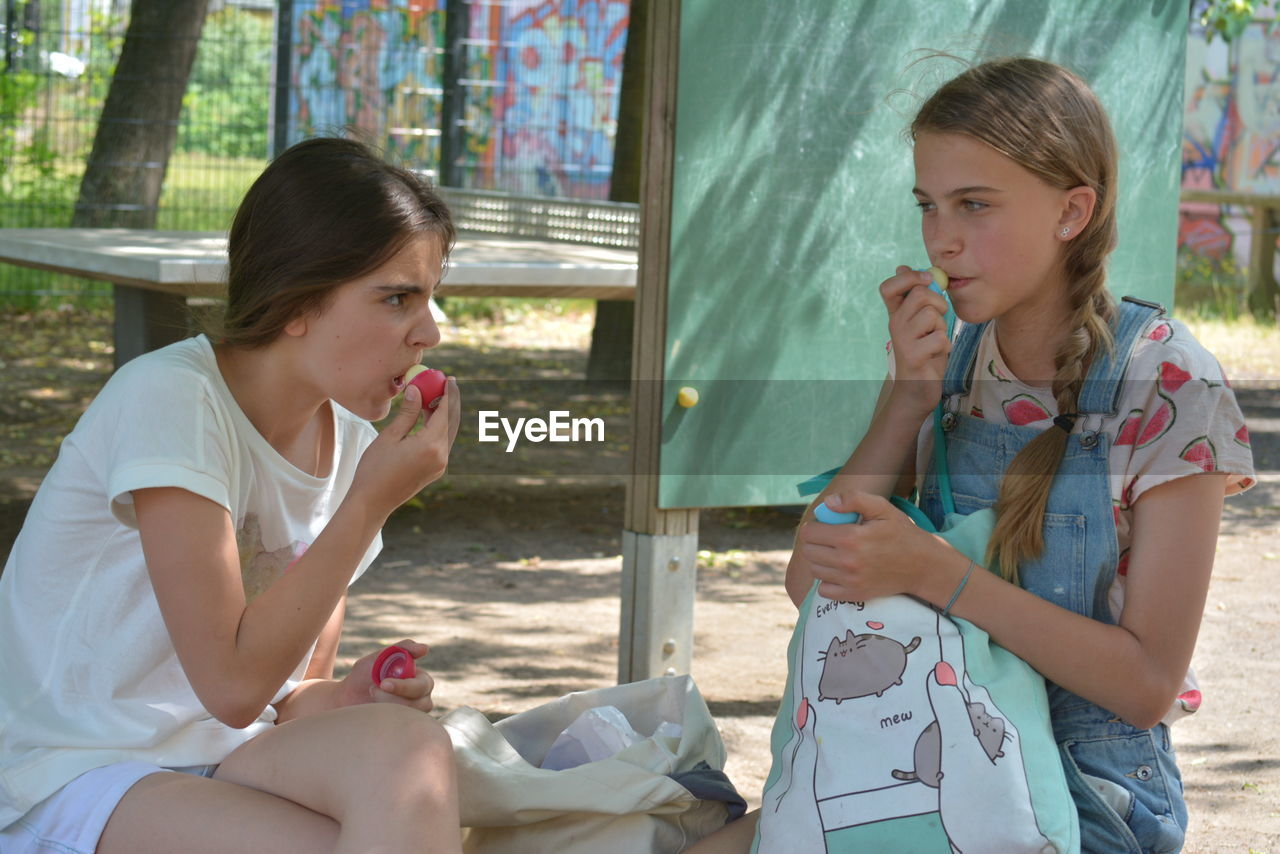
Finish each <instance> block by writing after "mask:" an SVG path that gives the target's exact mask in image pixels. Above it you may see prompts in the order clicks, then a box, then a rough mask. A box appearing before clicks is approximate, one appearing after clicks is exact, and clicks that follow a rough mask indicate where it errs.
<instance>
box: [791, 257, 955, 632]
mask: <svg viewBox="0 0 1280 854" xmlns="http://www.w3.org/2000/svg"><path fill="white" fill-rule="evenodd" d="M931 279H932V277H931V275H930V274H929V273H920V272H917V271H915V270H912V269H911V268H910V267H899V268H898V270H897V273H896V274H894V275H893V276H892V277H891V278H889V279H886V280H885V281H884V282H882V283H881V285H880V297H881V299H882V300H883V301H884V304H885V308H886V309H887V310H888V312H889V335H890V337H891V339H892V341H893V348H894V359H895V364H896V365H897V371H896V379H893V380H890V379H886V380H885V381H884V384H883V385H882V386H881V387H880V394H879V396H878V397H877V398H876V407H875V412H874V414H873V415H872V417H871V424H870V426H868V428H867V432H866V434H865V435H864V436H863V437H862V440H861V441H860V442H859V443H858V446H857V447H856V448H854V450H853V453H852V454H851V455H850V457H849V460H848V461H847V462H846V463H845V464H844V466H843V467H841V469H840V472H839V474H837V475H836V476H835V478H834V479H832V481H831V483H830V484H829V485H828V486H827V488H826V489H824V490H822V492H821V493H820V494H819V495H818V497H817V498H816V499H814V501H813V503H812V504H811V505H810V506H809V509H808V510H806V511H805V515H804V517H803V519H802V520H801V525H804V524H806V523H809V522H811V521H812V519H813V507H814V506H815V505H816V504H817V503H818V502H820V501H823V500H825V499H826V498H827V496H829V495H833V494H838V495H851V494H853V493H857V492H861V493H870V494H871V495H880V496H889V495H891V494H893V493H895V492H896V493H899V494H905V493H906V492H909V491H910V490H911V487H912V485H913V484H914V482H915V451H916V438H917V436H918V435H919V433H920V427H921V426H922V425H923V424H924V420H925V418H927V417H928V415H929V413H930V412H932V411H933V408H934V406H936V405H937V403H938V400H939V398H940V397H941V396H942V375H943V372H944V371H945V370H946V365H947V356H948V354H949V353H950V352H951V342H950V340H949V339H948V338H947V325H946V320H945V317H944V315H945V314H946V310H947V303H946V300H944V299H943V298H942V297H941V296H939V295H938V294H935V293H933V292H932V291H930V290H929V289H928V288H927V287H924V286H927V285H928V284H929V282H930V281H931ZM813 579H814V575H813V569H812V567H811V566H809V565H808V563H807V561H806V560H805V559H804V556H803V554H802V553H801V551H800V550H799V549H796V550H793V551H792V556H791V560H790V562H789V563H788V564H787V577H786V582H785V584H786V589H787V595H789V596H790V597H791V601H792V602H794V603H795V605H796V607H799V606H800V603H801V602H803V601H804V597H805V596H806V595H808V593H809V588H810V587H812V586H813Z"/></svg>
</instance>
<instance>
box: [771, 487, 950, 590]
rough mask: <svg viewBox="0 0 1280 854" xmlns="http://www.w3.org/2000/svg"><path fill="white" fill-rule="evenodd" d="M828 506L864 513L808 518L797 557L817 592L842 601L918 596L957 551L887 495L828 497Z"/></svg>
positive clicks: (798, 539)
mask: <svg viewBox="0 0 1280 854" xmlns="http://www.w3.org/2000/svg"><path fill="white" fill-rule="evenodd" d="M826 502H827V505H828V506H829V507H831V509H832V510H836V511H838V512H842V513H849V512H852V513H860V514H862V519H861V521H860V522H858V523H857V524H853V525H828V524H825V523H822V522H818V521H817V520H811V521H808V522H805V523H804V524H803V525H801V526H800V529H799V531H798V532H797V534H796V548H795V553H794V554H793V556H792V561H793V562H794V561H797V560H799V561H803V562H804V564H805V565H806V567H807V568H808V570H809V572H810V573H811V574H812V575H813V577H814V578H815V579H817V580H818V581H819V582H820V584H819V587H818V592H819V593H821V594H822V595H823V596H825V597H827V598H828V599H833V600H836V601H842V602H865V601H867V600H868V599H876V598H879V597H881V596H893V595H895V594H898V593H910V594H913V595H914V594H917V592H918V590H919V588H920V583H921V580H922V579H923V578H924V577H925V576H926V575H927V573H928V572H929V569H930V567H932V566H936V565H937V564H938V563H939V562H940V560H941V558H942V557H943V556H944V555H945V554H946V552H952V551H954V549H952V547H951V546H950V545H949V544H948V543H947V542H946V541H945V540H943V539H942V538H940V537H938V536H936V535H934V534H931V533H929V532H928V531H924V530H922V529H920V528H918V527H916V524H915V523H914V522H912V521H911V519H910V518H909V517H908V516H907V515H906V514H905V513H903V512H902V511H901V510H899V509H898V508H896V507H894V506H893V505H892V504H890V503H889V501H888V500H887V499H884V498H881V497H880V496H878V495H871V494H869V493H865V492H858V493H853V494H851V495H848V496H846V497H843V498H842V497H841V496H839V495H836V494H832V495H828V496H827V498H826Z"/></svg>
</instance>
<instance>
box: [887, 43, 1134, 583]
mask: <svg viewBox="0 0 1280 854" xmlns="http://www.w3.org/2000/svg"><path fill="white" fill-rule="evenodd" d="M923 132H934V133H957V134H963V135H965V136H968V137H971V138H972V139H975V140H977V141H979V142H982V143H985V144H986V145H989V146H990V147H991V148H994V149H995V150H996V151H998V152H1000V153H1001V154H1003V155H1005V156H1006V157H1008V158H1009V159H1011V160H1013V161H1014V162H1015V163H1017V164H1019V165H1020V166H1022V167H1023V168H1024V169H1026V170H1028V171H1029V172H1031V173H1032V174H1034V175H1036V176H1037V177H1039V178H1040V179H1041V180H1043V181H1045V182H1046V183H1047V184H1049V185H1051V186H1053V187H1057V188H1059V189H1062V190H1068V189H1072V188H1074V187H1081V186H1085V187H1091V188H1092V189H1093V191H1094V192H1095V193H1096V194H1097V201H1096V203H1095V206H1094V210H1093V216H1092V218H1091V219H1090V220H1089V222H1088V224H1087V225H1086V226H1085V227H1084V229H1083V230H1082V231H1081V232H1080V233H1079V234H1077V235H1076V236H1075V237H1074V238H1072V239H1071V240H1070V241H1068V242H1067V243H1066V244H1065V246H1064V247H1063V255H1062V266H1063V271H1064V273H1065V275H1066V280H1067V283H1068V284H1067V287H1068V298H1069V300H1070V304H1071V310H1072V316H1071V321H1070V326H1071V329H1072V333H1071V335H1070V336H1069V337H1068V338H1067V340H1066V341H1065V342H1064V343H1063V345H1062V346H1061V348H1059V350H1058V352H1057V353H1056V354H1055V356H1054V364H1055V366H1056V369H1057V371H1056V373H1055V374H1054V377H1053V395H1054V398H1055V399H1056V400H1057V404H1058V411H1059V412H1060V413H1063V414H1068V413H1075V412H1076V401H1077V399H1078V397H1079V394H1080V388H1081V386H1082V384H1083V382H1084V378H1085V373H1086V371H1087V370H1088V366H1089V364H1090V363H1091V361H1092V360H1093V359H1094V357H1095V356H1096V355H1097V354H1098V353H1099V351H1100V350H1101V349H1104V348H1110V347H1111V346H1112V338H1111V327H1110V324H1111V320H1112V318H1113V317H1114V316H1115V311H1116V308H1115V302H1114V301H1113V300H1112V298H1111V295H1110V294H1109V293H1108V292H1107V287H1106V260H1107V256H1108V255H1110V253H1111V250H1113V249H1114V248H1115V245H1116V160H1117V153H1116V144H1115V137H1114V135H1113V134H1112V131H1111V123H1110V122H1109V121H1108V120H1107V114H1106V111H1105V110H1104V109H1103V108H1102V104H1101V103H1099V101H1098V98H1097V96H1096V95H1094V93H1093V92H1092V91H1091V90H1090V89H1089V87H1088V85H1087V84H1085V82H1084V81H1083V80H1081V79H1080V78H1079V77H1077V76H1076V75H1075V74H1073V73H1071V72H1070V71H1068V70H1066V69H1065V68H1062V67H1061V66H1058V65H1054V64H1052V63H1049V62H1044V61H1042V60H1038V59H1030V58H1014V59H1002V60H995V61H992V62H986V63H983V64H981V65H977V66H974V67H973V68H970V69H968V70H967V71H964V72H963V73H961V74H960V75H959V76H957V77H955V78H953V79H952V80H950V81H949V82H947V83H946V84H944V85H943V86H942V87H941V88H940V89H938V91H937V92H935V93H934V94H933V95H932V96H931V97H930V98H929V99H928V100H927V101H926V102H925V103H924V105H923V106H922V107H921V108H920V110H919V112H918V113H917V114H916V117H915V120H914V121H913V122H912V123H911V128H910V134H911V138H912V139H913V140H914V139H916V138H917V137H918V135H919V134H921V133H923ZM1066 445H1067V431H1065V430H1063V429H1061V428H1059V427H1057V426H1054V427H1050V428H1049V429H1047V430H1045V431H1044V432H1043V433H1041V434H1040V435H1039V436H1037V437H1036V438H1035V439H1033V440H1032V441H1031V442H1030V443H1028V444H1027V446H1026V447H1025V448H1023V449H1022V451H1021V452H1020V453H1019V454H1018V455H1017V456H1016V457H1015V458H1014V459H1013V461H1012V462H1011V463H1010V464H1009V468H1008V470H1007V471H1006V472H1005V474H1004V478H1003V480H1002V482H1001V485H1000V495H999V498H998V499H997V501H996V514H997V521H996V527H995V532H994V534H993V535H992V538H991V543H990V544H989V546H988V549H987V562H988V563H990V562H991V561H992V560H993V559H998V560H999V564H1000V574H1001V575H1002V576H1004V577H1005V578H1007V579H1009V580H1011V581H1015V582H1016V581H1017V578H1018V564H1019V563H1020V562H1022V561H1023V560H1032V559H1035V558H1037V557H1039V555H1040V553H1041V551H1042V550H1043V549H1044V535H1043V525H1044V511H1045V506H1046V504H1047V503H1048V500H1049V489H1050V487H1051V486H1052V484H1053V478H1054V474H1055V473H1056V472H1057V470H1058V465H1059V463H1061V461H1062V456H1063V453H1064V452H1065V450H1066Z"/></svg>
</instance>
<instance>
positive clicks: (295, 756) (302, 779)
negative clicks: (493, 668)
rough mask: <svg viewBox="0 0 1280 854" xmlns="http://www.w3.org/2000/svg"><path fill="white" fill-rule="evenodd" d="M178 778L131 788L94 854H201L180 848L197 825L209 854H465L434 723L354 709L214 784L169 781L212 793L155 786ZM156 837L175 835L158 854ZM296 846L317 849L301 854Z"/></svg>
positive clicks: (256, 746)
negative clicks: (216, 853)
mask: <svg viewBox="0 0 1280 854" xmlns="http://www.w3.org/2000/svg"><path fill="white" fill-rule="evenodd" d="M178 776H180V775H175V774H163V775H152V776H151V777H147V778H144V779H143V780H141V781H139V783H138V784H137V785H136V786H134V788H133V789H131V790H130V791H129V793H128V794H126V795H125V798H124V800H122V801H121V804H120V806H119V807H118V808H117V810H116V813H115V814H114V815H113V816H112V819H111V822H109V823H108V825H107V828H108V831H113V825H116V827H115V828H114V830H115V831H116V832H114V833H113V834H112V835H111V837H110V838H108V837H107V836H106V835H104V843H107V844H110V845H111V846H112V847H104V846H103V845H100V846H99V854H115V852H130V854H145V852H149V851H153V850H154V851H156V852H162V851H163V852H168V851H176V850H181V851H184V852H185V851H191V852H202V850H203V849H201V848H199V847H198V845H188V844H187V839H188V836H187V834H188V833H190V837H191V838H201V837H200V836H198V835H197V834H196V833H195V828H196V827H197V826H201V827H202V828H203V829H202V831H201V832H202V833H203V834H205V836H204V837H203V838H206V839H207V838H209V836H208V834H212V838H213V840H214V841H216V843H217V844H216V846H215V848H211V849H209V850H211V851H212V850H217V851H228V850H231V851H243V852H253V851H259V850H261V851H264V852H271V854H279V852H280V851H317V852H329V851H332V852H335V854H347V852H357V851H358V852H364V854H382V852H386V854H408V852H420V853H421V854H436V852H441V854H456V852H460V851H461V850H462V843H461V831H460V829H459V824H458V795H457V775H456V772H455V770H454V764H453V749H452V746H451V744H450V742H449V736H448V734H447V733H446V732H445V731H444V729H443V728H442V727H441V726H440V725H439V724H438V723H437V722H436V721H435V720H434V719H433V718H431V717H430V716H428V715H425V714H423V713H422V712H419V711H414V710H412V709H408V708H405V707H402V706H396V705H392V704H369V705H363V706H352V707H349V708H344V709H337V710H335V711H332V712H325V713H323V714H318V715H312V716H310V717H306V718H301V719H299V720H296V721H291V722H290V723H287V724H283V725H281V726H279V727H277V728H276V729H274V730H271V731H270V732H266V733H263V734H262V735H260V736H258V737H256V738H254V739H253V740H252V741H249V742H246V743H245V744H243V745H241V746H240V747H239V748H237V749H236V750H235V751H233V752H232V753H231V755H230V756H228V757H227V758H226V759H225V760H224V761H223V762H222V764H221V766H219V768H218V772H217V774H216V775H215V776H214V779H213V780H212V781H209V780H201V779H200V778H196V777H190V778H186V779H184V780H182V781H177V782H190V783H194V784H196V785H199V784H201V783H205V784H212V785H210V786H209V787H208V789H200V790H196V791H195V796H194V797H193V796H192V793H193V790H192V789H191V788H185V789H183V790H178V789H176V788H175V787H174V786H173V782H174V781H170V780H168V779H164V780H163V784H157V783H155V782H153V781H155V780H156V779H157V777H159V778H171V777H178ZM181 776H183V777H184V778H185V777H186V775H181ZM144 784H145V785H144ZM214 786H216V787H218V788H214ZM206 792H208V794H206ZM223 792H226V794H223ZM253 796H257V798H265V799H269V800H266V801H260V800H257V799H252V798H253ZM207 798H208V800H207ZM285 807H288V808H289V810H286V809H284V808H285ZM206 822H207V823H206ZM211 827H212V829H211ZM162 831H163V832H165V833H170V834H181V835H180V836H174V835H170V836H168V837H167V838H168V839H169V843H168V844H167V845H157V843H156V841H155V840H156V838H157V837H156V834H157V833H158V832H162ZM228 834H241V835H243V837H244V841H240V838H239V837H238V836H237V837H236V839H237V841H236V844H234V845H232V844H230V842H229V840H228ZM117 839H120V840H122V842H121V844H120V845H119V846H118V847H117V846H116V840H117ZM299 839H306V840H315V841H314V842H312V843H311V844H310V845H303V844H301V843H300V842H299ZM258 840H263V842H262V843H259V841H258ZM126 842H128V843H131V844H125V843H126ZM258 845H261V847H254V846H258Z"/></svg>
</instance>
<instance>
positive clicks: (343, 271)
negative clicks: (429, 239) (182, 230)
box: [210, 137, 455, 348]
mask: <svg viewBox="0 0 1280 854" xmlns="http://www.w3.org/2000/svg"><path fill="white" fill-rule="evenodd" d="M421 234H432V235H435V236H437V237H438V238H439V239H440V248H441V254H442V256H444V257H445V258H447V257H448V254H449V252H450V250H451V249H452V248H453V241H454V237H455V233H454V227H453V220H452V218H451V216H450V214H449V209H448V207H446V205H445V203H444V202H443V201H442V200H441V198H440V197H439V196H438V195H436V193H435V192H434V191H433V190H432V189H431V188H430V187H428V186H427V185H426V183H424V182H423V181H422V180H421V179H420V178H418V177H417V176H416V175H414V174H413V173H412V172H409V171H408V170H406V169H401V168H399V167H396V166H392V165H391V164H389V163H387V162H386V161H384V160H383V159H382V158H380V157H379V156H378V155H377V154H375V153H374V152H373V151H372V150H371V149H370V148H368V147H367V146H365V145H363V144H362V143H359V142H356V141H355V140H350V139H337V138H332V137H324V138H318V139H309V140H306V141H305V142H300V143H298V144H297V145H294V146H292V147H291V148H289V149H287V150H286V151H284V152H283V153H281V154H280V156H279V157H277V158H276V159H275V160H273V161H271V163H270V165H268V166H267V168H266V169H265V170H264V171H263V173H262V174H261V175H259V176H258V179H257V180H256V181H254V182H253V186H252V187H250V188H249V192H248V193H246V194H245V197H244V201H242V202H241V203H240V207H239V209H238V210H237V211H236V215H235V219H234V220H233V221H232V224H231V232H230V234H229V235H228V245H227V254H228V262H229V263H228V274H227V306H226V311H225V313H224V315H223V318H222V321H221V324H220V325H219V326H218V328H216V329H213V330H210V337H211V338H212V339H213V340H215V341H221V342H222V343H224V344H227V345H230V346H235V347H250V348H252V347H261V346H264V345H266V344H269V343H271V342H272V341H274V340H275V339H276V337H277V336H279V335H280V333H281V331H282V330H283V329H284V327H285V326H286V325H288V323H289V322H290V321H291V320H293V319H294V318H296V317H298V316H299V315H302V314H306V313H308V312H311V311H315V310H318V309H320V308H323V307H324V305H325V303H326V301H327V299H328V298H329V296H330V294H331V293H332V291H333V290H334V289H335V288H336V287H338V286H339V285H341V284H343V283H345V282H349V281H351V280H352V279H357V278H359V277H360V276H363V275H365V274H367V273H370V272H372V271H373V270H376V269H377V268H378V267H381V266H382V265H383V264H385V263H386V262H387V261H389V260H391V258H392V257H393V256H394V255H395V254H396V253H397V252H399V251H400V250H401V249H402V248H404V246H405V244H406V243H407V242H408V241H409V240H410V239H411V238H413V237H415V236H417V235H421Z"/></svg>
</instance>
